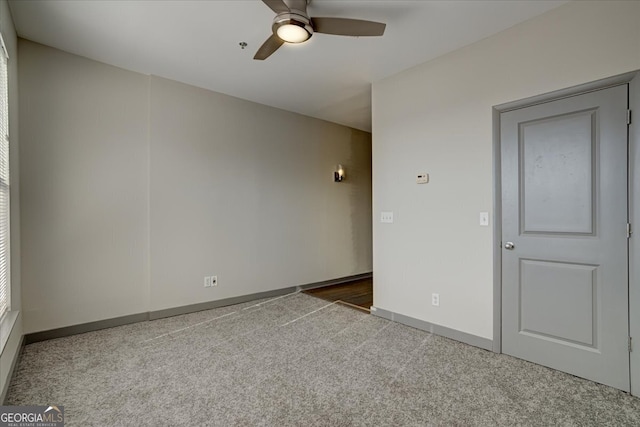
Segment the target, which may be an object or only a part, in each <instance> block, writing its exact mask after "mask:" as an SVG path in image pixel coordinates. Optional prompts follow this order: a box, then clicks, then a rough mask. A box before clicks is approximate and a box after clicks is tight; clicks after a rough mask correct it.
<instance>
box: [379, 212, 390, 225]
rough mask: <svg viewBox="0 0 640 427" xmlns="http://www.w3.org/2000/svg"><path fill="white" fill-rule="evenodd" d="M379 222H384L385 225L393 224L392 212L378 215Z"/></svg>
mask: <svg viewBox="0 0 640 427" xmlns="http://www.w3.org/2000/svg"><path fill="white" fill-rule="evenodd" d="M380 222H384V223H386V224H391V223H393V212H382V213H380Z"/></svg>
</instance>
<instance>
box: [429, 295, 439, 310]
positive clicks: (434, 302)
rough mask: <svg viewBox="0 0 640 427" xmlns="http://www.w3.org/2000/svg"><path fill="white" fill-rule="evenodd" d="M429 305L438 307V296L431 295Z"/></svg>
mask: <svg viewBox="0 0 640 427" xmlns="http://www.w3.org/2000/svg"><path fill="white" fill-rule="evenodd" d="M431 305H435V306H436V307H438V306H440V294H431Z"/></svg>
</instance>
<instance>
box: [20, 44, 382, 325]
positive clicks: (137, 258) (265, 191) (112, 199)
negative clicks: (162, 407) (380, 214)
mask: <svg viewBox="0 0 640 427" xmlns="http://www.w3.org/2000/svg"><path fill="white" fill-rule="evenodd" d="M19 51H20V58H21V62H20V79H21V80H20V89H21V95H20V96H21V123H20V125H21V130H22V135H21V140H22V146H21V153H20V154H21V159H20V161H21V177H22V188H21V194H22V230H23V235H22V239H23V265H22V273H23V283H24V285H23V295H24V301H23V309H24V318H25V326H24V329H25V330H24V332H25V333H31V332H36V331H42V330H47V329H52V328H59V327H64V326H69V325H74V324H79V323H85V322H90V321H95V320H102V319H107V318H112V317H117V316H123V315H127V314H135V313H140V312H146V311H154V310H158V309H165V308H172V307H178V306H182V305H187V304H195V303H201V302H207V301H213V300H217V299H222V298H228V297H233V296H239V295H246V294H250V293H255V292H261V291H268V290H274V289H278V288H284V287H287V286H293V285H300V284H305V283H310V282H316V281H322V280H328V279H333V278H338V277H343V276H348V275H352V274H358V273H365V272H369V271H371V267H372V266H371V264H372V262H371V165H370V153H371V151H370V150H371V147H370V141H371V139H370V138H371V137H370V134H367V133H364V132H361V131H355V130H353V129H349V128H346V127H343V126H339V125H335V124H331V123H327V122H323V121H319V120H317V119H311V118H308V117H305V116H301V115H296V114H292V113H288V112H285V111H282V110H277V109H274V108H271V107H265V106H262V105H258V104H255V103H251V102H247V101H242V100H239V99H236V98H231V97H228V96H225V95H221V94H217V93H213V92H210V91H207V90H203V89H200V88H196V87H192V86H187V85H184V84H181V83H177V82H173V81H170V80H165V79H161V78H157V77H149V76H144V75H141V74H137V73H134V72H130V71H125V70H122V69H118V68H115V67H112V66H108V65H105V64H102V63H98V62H95V61H91V60H88V59H85V58H81V57H78V56H74V55H71V54H68V53H64V52H61V51H58V50H56V49H52V48H49V47H45V46H42V45H38V44H35V43H32V42H28V41H25V40H20V43H19ZM337 163H342V164H344V165H345V167H346V170H347V174H348V180H347V181H346V182H344V183H342V184H336V183H334V182H333V180H332V175H331V174H332V171H333V169H334V167H335V164H337ZM205 275H218V278H219V286H218V287H216V288H206V289H205V288H204V287H203V277H204V276H205Z"/></svg>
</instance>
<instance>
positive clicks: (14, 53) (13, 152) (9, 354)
mask: <svg viewBox="0 0 640 427" xmlns="http://www.w3.org/2000/svg"><path fill="white" fill-rule="evenodd" d="M0 31H1V32H2V38H3V39H4V42H5V45H6V47H7V51H8V53H9V156H10V159H9V163H10V165H11V170H10V173H11V176H10V183H11V310H12V311H18V317H17V318H15V323H14V324H13V327H12V328H10V329H9V331H10V332H9V331H7V330H6V329H5V328H6V327H7V325H2V326H3V327H0V330H1V331H2V333H1V335H2V336H1V337H0V341H4V339H6V345H5V346H4V348H2V349H0V404H2V401H3V397H4V396H2V393H3V391H4V390H5V387H6V386H7V381H8V379H9V373H10V371H11V364H12V363H13V361H14V359H15V356H16V354H17V353H18V351H20V348H19V345H20V339H21V338H22V313H21V312H19V311H20V310H21V307H22V300H21V293H22V292H21V286H20V284H21V277H20V191H19V189H20V167H19V144H18V140H19V138H18V134H19V129H18V40H17V37H16V32H15V29H14V26H13V19H12V18H11V12H10V11H9V5H8V3H7V2H6V0H2V1H0ZM5 333H6V334H8V335H7V336H4V334H5Z"/></svg>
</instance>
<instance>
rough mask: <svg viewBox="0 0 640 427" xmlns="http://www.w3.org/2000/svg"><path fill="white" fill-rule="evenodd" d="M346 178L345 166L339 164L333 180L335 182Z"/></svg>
mask: <svg viewBox="0 0 640 427" xmlns="http://www.w3.org/2000/svg"><path fill="white" fill-rule="evenodd" d="M343 179H344V168H343V167H342V165H338V166H337V167H336V171H335V172H334V173H333V181H334V182H342V180H343Z"/></svg>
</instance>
